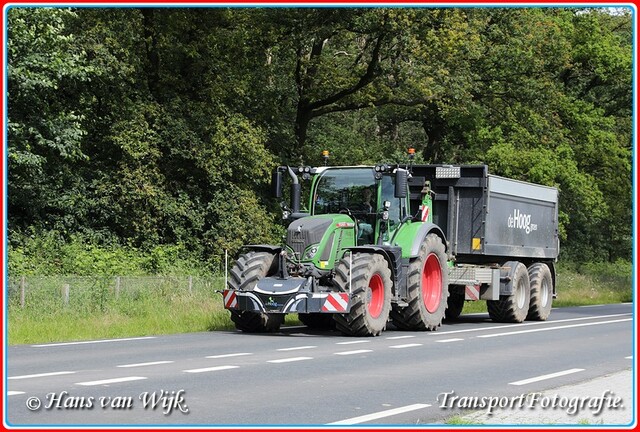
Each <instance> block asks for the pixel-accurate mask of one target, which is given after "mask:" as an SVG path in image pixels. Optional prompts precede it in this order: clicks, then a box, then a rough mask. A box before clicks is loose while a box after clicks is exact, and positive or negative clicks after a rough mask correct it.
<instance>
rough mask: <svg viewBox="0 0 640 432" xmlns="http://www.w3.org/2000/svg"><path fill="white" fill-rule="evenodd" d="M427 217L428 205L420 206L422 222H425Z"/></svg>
mask: <svg viewBox="0 0 640 432" xmlns="http://www.w3.org/2000/svg"><path fill="white" fill-rule="evenodd" d="M428 217H429V206H426V205H423V206H422V222H426V221H427V218H428Z"/></svg>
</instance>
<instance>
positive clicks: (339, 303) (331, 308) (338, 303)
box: [322, 293, 349, 312]
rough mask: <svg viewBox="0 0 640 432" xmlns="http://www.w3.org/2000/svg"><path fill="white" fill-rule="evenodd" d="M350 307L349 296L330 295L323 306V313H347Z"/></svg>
mask: <svg viewBox="0 0 640 432" xmlns="http://www.w3.org/2000/svg"><path fill="white" fill-rule="evenodd" d="M347 306H349V294H347V293H330V294H329V295H328V296H327V299H326V300H325V301H324V304H323V305H322V312H346V311H347Z"/></svg>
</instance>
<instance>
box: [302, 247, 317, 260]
mask: <svg viewBox="0 0 640 432" xmlns="http://www.w3.org/2000/svg"><path fill="white" fill-rule="evenodd" d="M317 253H318V245H313V246H311V247H310V248H309V249H307V251H306V252H305V254H304V257H305V258H306V259H308V260H310V259H313V257H315V256H316V254H317Z"/></svg>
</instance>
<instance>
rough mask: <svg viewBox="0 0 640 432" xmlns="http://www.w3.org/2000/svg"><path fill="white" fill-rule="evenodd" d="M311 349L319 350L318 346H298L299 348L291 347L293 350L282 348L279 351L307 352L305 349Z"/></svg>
mask: <svg viewBox="0 0 640 432" xmlns="http://www.w3.org/2000/svg"><path fill="white" fill-rule="evenodd" d="M311 348H318V347H317V346H316V345H305V346H298V347H291V348H280V349H278V350H277V351H297V350H305V349H311Z"/></svg>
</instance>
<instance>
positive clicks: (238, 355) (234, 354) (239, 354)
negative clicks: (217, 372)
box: [205, 352, 252, 359]
mask: <svg viewBox="0 0 640 432" xmlns="http://www.w3.org/2000/svg"><path fill="white" fill-rule="evenodd" d="M248 355H252V353H246V352H242V353H232V354H218V355H210V356H206V357H205V358H210V359H221V358H229V357H242V356H248Z"/></svg>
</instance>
